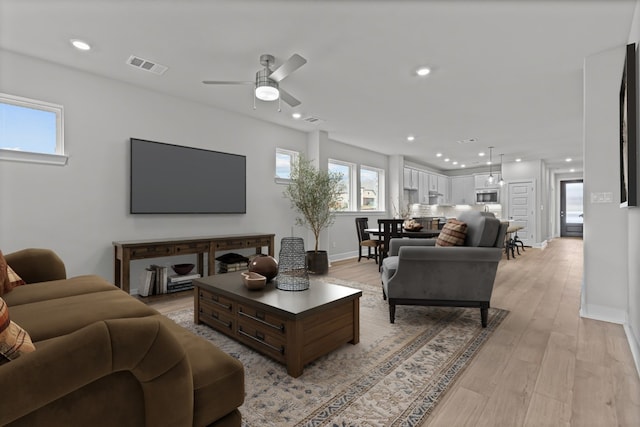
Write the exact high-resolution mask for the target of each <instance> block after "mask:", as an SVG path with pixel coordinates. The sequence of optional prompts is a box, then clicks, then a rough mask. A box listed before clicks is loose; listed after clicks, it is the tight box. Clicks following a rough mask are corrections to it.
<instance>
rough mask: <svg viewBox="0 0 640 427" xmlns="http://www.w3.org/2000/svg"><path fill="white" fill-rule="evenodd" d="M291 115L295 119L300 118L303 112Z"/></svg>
mask: <svg viewBox="0 0 640 427" xmlns="http://www.w3.org/2000/svg"><path fill="white" fill-rule="evenodd" d="M291 117H293V118H294V119H296V120H298V119H299V118H300V117H302V114H300V113H293V114H292V115H291Z"/></svg>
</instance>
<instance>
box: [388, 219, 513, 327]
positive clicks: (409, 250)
mask: <svg viewBox="0 0 640 427" xmlns="http://www.w3.org/2000/svg"><path fill="white" fill-rule="evenodd" d="M458 219H459V220H460V221H463V222H465V223H466V224H467V234H466V237H465V242H464V246H451V247H437V246H435V243H436V239H392V240H391V242H390V247H389V257H387V258H385V259H384V261H383V262H382V273H381V276H382V277H381V278H382V288H383V297H384V298H385V299H388V300H389V319H390V321H391V323H394V321H395V313H396V306H397V305H433V306H455V307H479V308H480V314H481V321H482V326H483V327H486V326H487V316H488V309H489V305H490V301H491V293H492V291H493V282H494V280H495V277H496V271H497V268H498V263H499V261H500V259H501V258H502V247H503V245H504V238H505V233H506V230H507V226H508V224H507V223H502V222H500V220H498V219H497V218H495V216H493V214H486V213H484V212H476V211H470V212H464V213H462V214H461V215H460V217H459V218H458Z"/></svg>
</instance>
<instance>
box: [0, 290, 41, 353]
mask: <svg viewBox="0 0 640 427" xmlns="http://www.w3.org/2000/svg"><path fill="white" fill-rule="evenodd" d="M35 349H36V347H35V346H34V345H33V342H31V337H30V336H29V334H28V333H27V331H25V330H24V329H22V328H21V327H20V326H18V325H17V324H16V323H15V322H13V321H11V319H10V318H9V307H8V306H7V303H6V302H4V300H3V299H2V298H0V365H2V364H4V363H7V362H10V361H12V360H14V359H17V358H18V357H20V356H22V355H23V354H27V353H31V352H32V351H35Z"/></svg>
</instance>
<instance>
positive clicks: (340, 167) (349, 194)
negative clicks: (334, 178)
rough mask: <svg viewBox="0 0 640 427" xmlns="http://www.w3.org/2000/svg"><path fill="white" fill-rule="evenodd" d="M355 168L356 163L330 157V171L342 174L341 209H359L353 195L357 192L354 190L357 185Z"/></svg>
mask: <svg viewBox="0 0 640 427" xmlns="http://www.w3.org/2000/svg"><path fill="white" fill-rule="evenodd" d="M354 170H355V165H354V164H353V163H347V162H341V161H339V160H332V159H329V172H335V173H339V174H342V182H341V184H342V185H341V196H340V201H339V204H340V206H339V209H340V210H344V211H355V210H357V206H356V203H355V201H354V200H353V195H354V194H355V191H353V186H354V185H355V179H354Z"/></svg>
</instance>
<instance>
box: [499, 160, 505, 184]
mask: <svg viewBox="0 0 640 427" xmlns="http://www.w3.org/2000/svg"><path fill="white" fill-rule="evenodd" d="M502 156H504V154H500V181H498V184H499V185H500V187H504V178H503V177H502Z"/></svg>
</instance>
